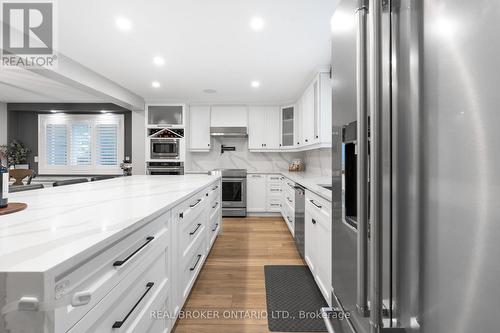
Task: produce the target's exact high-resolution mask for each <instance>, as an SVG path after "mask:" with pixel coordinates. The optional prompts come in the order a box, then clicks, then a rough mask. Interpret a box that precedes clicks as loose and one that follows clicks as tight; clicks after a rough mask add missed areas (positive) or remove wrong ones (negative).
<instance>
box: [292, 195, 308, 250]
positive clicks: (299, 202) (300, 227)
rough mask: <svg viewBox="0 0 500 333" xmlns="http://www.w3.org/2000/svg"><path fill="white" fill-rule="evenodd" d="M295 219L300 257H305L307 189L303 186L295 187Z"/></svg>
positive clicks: (296, 241)
mask: <svg viewBox="0 0 500 333" xmlns="http://www.w3.org/2000/svg"><path fill="white" fill-rule="evenodd" d="M294 190H295V213H294V215H295V219H294V238H295V245H296V246H297V250H298V251H299V253H300V256H301V257H302V258H304V255H305V233H304V232H305V226H304V223H305V205H306V202H305V200H306V189H305V188H304V187H302V186H295V187H294Z"/></svg>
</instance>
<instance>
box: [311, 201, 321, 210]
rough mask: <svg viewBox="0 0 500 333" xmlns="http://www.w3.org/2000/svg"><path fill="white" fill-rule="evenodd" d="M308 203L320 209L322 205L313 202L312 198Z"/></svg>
mask: <svg viewBox="0 0 500 333" xmlns="http://www.w3.org/2000/svg"><path fill="white" fill-rule="evenodd" d="M309 202H310V203H312V204H313V205H314V206H316V207H317V208H319V209H321V208H322V206H320V205H318V204H317V203H315V202H314V200H309Z"/></svg>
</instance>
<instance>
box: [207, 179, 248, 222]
mask: <svg viewBox="0 0 500 333" xmlns="http://www.w3.org/2000/svg"><path fill="white" fill-rule="evenodd" d="M211 173H212V174H221V175H222V216H239V217H242V216H246V215H247V170H246V169H218V170H214V171H212V172H211Z"/></svg>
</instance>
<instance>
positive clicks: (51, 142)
mask: <svg viewBox="0 0 500 333" xmlns="http://www.w3.org/2000/svg"><path fill="white" fill-rule="evenodd" d="M123 122H124V117H123V115H113V114H98V115H66V114H54V115H39V119H38V123H39V140H38V141H39V142H38V144H39V147H38V148H39V149H38V151H39V155H40V156H39V173H40V174H52V175H54V174H85V175H91V174H119V173H121V169H120V162H121V160H122V159H123V155H124V147H123V145H124V134H123V133H124V131H123Z"/></svg>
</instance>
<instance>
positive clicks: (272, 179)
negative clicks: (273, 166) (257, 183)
mask: <svg viewBox="0 0 500 333" xmlns="http://www.w3.org/2000/svg"><path fill="white" fill-rule="evenodd" d="M281 177H282V176H281V175H267V183H268V184H273V183H274V184H278V185H280V184H281Z"/></svg>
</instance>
